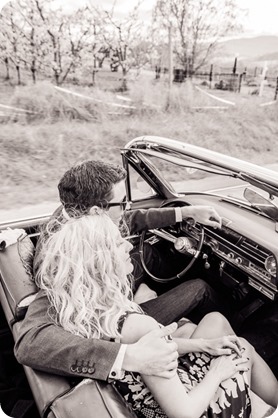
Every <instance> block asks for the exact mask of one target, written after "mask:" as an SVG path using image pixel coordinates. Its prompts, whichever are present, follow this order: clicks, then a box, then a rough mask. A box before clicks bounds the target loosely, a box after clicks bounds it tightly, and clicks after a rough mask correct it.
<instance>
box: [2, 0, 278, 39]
mask: <svg viewBox="0 0 278 418" xmlns="http://www.w3.org/2000/svg"><path fill="white" fill-rule="evenodd" d="M57 1H59V2H61V4H63V5H64V6H65V8H66V9H69V8H71V7H78V6H79V5H80V4H81V3H82V1H83V2H85V1H87V2H91V4H94V5H101V6H102V8H107V9H108V10H110V9H111V7H112V5H113V4H114V2H115V0H57ZM236 1H237V2H238V5H239V7H240V8H243V9H247V11H248V16H247V17H246V19H245V22H244V26H245V33H246V34H247V35H249V36H250V35H261V34H264V35H267V34H271V35H278V0H236ZM7 2H8V0H0V10H1V9H2V7H3V6H4V4H5V3H7ZM135 4H137V0H116V7H115V11H117V12H118V13H119V14H121V15H123V14H125V13H126V12H127V11H128V10H131V9H132V6H134V5H135ZM154 4H155V0H143V1H142V5H141V7H140V10H142V16H144V18H146V19H147V18H148V16H151V10H152V7H153V6H154Z"/></svg>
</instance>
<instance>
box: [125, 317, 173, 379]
mask: <svg viewBox="0 0 278 418" xmlns="http://www.w3.org/2000/svg"><path fill="white" fill-rule="evenodd" d="M176 329H177V324H176V323H173V324H170V325H168V326H167V327H164V328H159V329H155V330H153V331H151V332H149V333H148V334H146V335H144V336H143V337H142V338H140V340H139V341H137V343H134V344H128V345H127V349H126V354H125V358H124V361H123V369H124V370H128V371H134V372H138V373H142V374H146V375H149V376H150V375H154V376H160V377H165V378H168V379H170V378H171V377H173V376H174V375H175V373H176V369H177V365H178V362H177V358H178V351H177V348H178V347H177V344H176V343H175V342H174V341H171V340H170V341H167V336H168V335H170V334H172V333H173V332H175V330H176ZM165 337H166V338H165Z"/></svg>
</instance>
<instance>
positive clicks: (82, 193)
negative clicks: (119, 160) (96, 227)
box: [58, 160, 126, 214]
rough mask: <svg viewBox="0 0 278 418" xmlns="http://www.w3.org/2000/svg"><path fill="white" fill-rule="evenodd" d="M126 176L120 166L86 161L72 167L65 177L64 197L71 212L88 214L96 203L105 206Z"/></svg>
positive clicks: (63, 199)
mask: <svg viewBox="0 0 278 418" xmlns="http://www.w3.org/2000/svg"><path fill="white" fill-rule="evenodd" d="M125 177H126V171H125V170H124V169H123V168H122V167H120V166H117V165H113V164H109V163H105V162H102V161H92V160H88V161H84V162H82V163H80V164H76V165H74V166H73V167H71V168H70V169H69V170H67V171H66V172H65V174H64V175H63V177H62V178H61V180H60V182H59V184H58V190H59V196H60V200H61V202H62V204H63V206H64V208H65V209H66V211H67V212H68V214H73V213H75V212H78V213H86V212H88V210H89V209H90V208H91V207H92V206H94V205H97V206H101V207H105V206H106V205H107V203H108V202H110V201H111V200H115V190H116V188H117V187H118V185H119V184H120V183H121V182H122V181H123V180H124V179H125ZM122 197H123V196H119V199H122Z"/></svg>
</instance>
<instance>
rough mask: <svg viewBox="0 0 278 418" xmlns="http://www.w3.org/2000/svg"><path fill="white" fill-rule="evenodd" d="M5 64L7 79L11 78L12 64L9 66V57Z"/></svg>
mask: <svg viewBox="0 0 278 418" xmlns="http://www.w3.org/2000/svg"><path fill="white" fill-rule="evenodd" d="M5 65H6V80H10V66H9V58H7V57H6V58H5Z"/></svg>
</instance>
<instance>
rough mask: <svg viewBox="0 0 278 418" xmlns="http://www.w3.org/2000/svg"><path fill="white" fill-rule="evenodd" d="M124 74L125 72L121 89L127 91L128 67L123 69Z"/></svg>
mask: <svg viewBox="0 0 278 418" xmlns="http://www.w3.org/2000/svg"><path fill="white" fill-rule="evenodd" d="M122 74H123V78H122V86H121V91H127V79H126V75H127V71H126V68H123V69H122Z"/></svg>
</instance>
